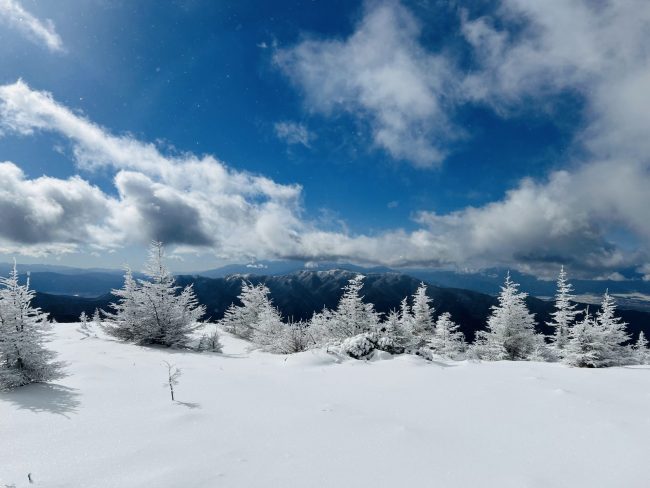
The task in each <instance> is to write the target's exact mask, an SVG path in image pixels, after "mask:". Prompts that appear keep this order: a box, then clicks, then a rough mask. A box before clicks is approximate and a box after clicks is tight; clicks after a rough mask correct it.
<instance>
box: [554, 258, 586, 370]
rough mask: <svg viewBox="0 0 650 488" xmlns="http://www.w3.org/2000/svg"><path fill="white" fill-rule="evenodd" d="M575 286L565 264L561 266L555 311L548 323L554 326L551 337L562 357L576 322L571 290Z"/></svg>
mask: <svg viewBox="0 0 650 488" xmlns="http://www.w3.org/2000/svg"><path fill="white" fill-rule="evenodd" d="M572 291H573V286H572V285H571V284H570V283H569V282H568V281H567V274H566V271H564V266H562V268H560V275H559V277H558V279H557V292H556V294H555V312H553V313H551V317H552V320H551V321H550V322H547V325H549V326H551V327H553V328H554V329H555V332H554V334H553V337H552V338H551V342H552V343H553V348H554V349H555V352H556V353H557V354H558V355H559V356H560V357H561V356H562V351H563V350H564V348H565V347H566V345H567V342H568V341H569V331H570V328H571V326H572V325H573V323H574V322H575V319H576V315H577V314H578V313H579V312H578V311H577V310H576V305H575V303H572V301H573V299H574V298H575V297H574V296H573V295H572V294H571V292H572Z"/></svg>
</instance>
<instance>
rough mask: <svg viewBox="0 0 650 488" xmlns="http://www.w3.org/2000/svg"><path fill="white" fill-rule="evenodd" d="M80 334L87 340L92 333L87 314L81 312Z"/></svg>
mask: <svg viewBox="0 0 650 488" xmlns="http://www.w3.org/2000/svg"><path fill="white" fill-rule="evenodd" d="M78 330H79V332H81V334H82V335H83V338H82V339H87V338H88V337H90V334H91V331H90V326H89V324H88V316H87V315H86V312H81V315H79V329H78Z"/></svg>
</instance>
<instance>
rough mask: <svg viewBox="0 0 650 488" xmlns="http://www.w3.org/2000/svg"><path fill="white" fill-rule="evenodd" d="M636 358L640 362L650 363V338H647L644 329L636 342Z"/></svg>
mask: <svg viewBox="0 0 650 488" xmlns="http://www.w3.org/2000/svg"><path fill="white" fill-rule="evenodd" d="M633 349H634V359H635V360H636V362H637V363H638V364H649V363H650V349H648V340H647V339H646V338H645V334H644V333H643V331H641V332H639V338H638V339H637V341H636V343H635V344H634V347H633Z"/></svg>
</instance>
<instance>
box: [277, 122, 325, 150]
mask: <svg viewBox="0 0 650 488" xmlns="http://www.w3.org/2000/svg"><path fill="white" fill-rule="evenodd" d="M273 128H274V129H275V135H276V136H277V138H278V139H280V140H282V141H284V142H286V143H287V144H289V145H294V144H300V145H303V146H305V147H310V146H309V143H310V141H311V140H312V139H314V137H315V136H314V134H312V133H311V132H309V129H307V127H306V126H305V125H304V124H300V123H298V122H291V121H282V122H276V123H275V125H274V126H273Z"/></svg>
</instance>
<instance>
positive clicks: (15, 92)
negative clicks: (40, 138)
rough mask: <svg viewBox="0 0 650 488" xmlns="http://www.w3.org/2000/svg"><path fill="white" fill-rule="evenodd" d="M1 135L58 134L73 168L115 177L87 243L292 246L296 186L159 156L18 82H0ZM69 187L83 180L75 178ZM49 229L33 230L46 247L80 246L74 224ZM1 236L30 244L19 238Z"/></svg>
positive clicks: (238, 248) (67, 213)
mask: <svg viewBox="0 0 650 488" xmlns="http://www.w3.org/2000/svg"><path fill="white" fill-rule="evenodd" d="M0 130H2V131H3V132H5V133H6V134H10V133H18V134H23V135H29V134H33V133H34V132H36V131H48V132H55V133H58V134H60V135H62V136H64V137H65V138H67V139H68V140H69V141H70V143H71V144H72V149H73V154H74V157H75V161H76V163H77V164H78V165H79V167H80V168H83V169H86V170H92V169H95V168H98V167H108V168H110V169H113V170H115V171H116V174H115V187H116V189H117V192H118V195H119V198H116V199H109V198H108V197H107V196H105V195H103V198H104V200H106V201H108V202H109V203H110V205H106V206H105V208H104V209H103V211H105V212H106V217H105V218H103V213H102V222H103V226H104V227H105V228H106V229H107V232H103V233H98V234H96V235H90V234H89V235H85V236H84V237H86V238H87V239H88V242H91V243H93V244H100V245H101V244H102V242H103V240H104V239H105V240H106V241H107V242H108V243H110V244H111V245H119V244H120V243H145V242H147V241H148V240H149V239H152V238H155V239H160V240H163V241H165V242H167V243H169V244H177V245H179V246H185V248H189V249H196V248H205V249H210V250H213V251H214V252H216V254H218V255H219V256H220V257H228V258H233V257H248V256H256V255H264V256H274V255H276V254H277V253H278V252H279V250H281V249H284V248H287V247H291V246H293V245H294V242H295V235H296V232H297V231H296V229H297V228H298V227H299V226H300V219H299V217H298V215H299V212H300V209H299V198H300V196H301V188H300V186H298V185H281V184H278V183H275V182H274V181H272V180H270V179H268V178H265V177H263V176H259V175H253V174H249V173H246V172H242V171H234V170H232V169H230V168H228V167H227V166H225V165H224V164H223V163H222V162H220V161H218V160H217V159H215V158H213V157H211V156H204V157H198V156H196V155H193V154H179V155H166V154H163V153H162V152H161V151H159V150H158V148H156V146H154V145H153V144H148V143H144V142H141V141H138V140H136V139H134V138H133V137H131V136H129V135H124V136H115V135H112V134H110V132H109V131H107V130H106V129H104V128H102V127H100V126H98V125H96V124H94V123H92V122H91V121H89V120H87V119H86V118H84V117H83V116H80V115H78V114H76V113H74V112H72V111H71V110H70V109H68V108H67V107H65V106H63V105H60V104H59V103H57V102H56V101H55V100H54V99H53V98H52V96H51V95H50V94H48V93H46V92H39V91H35V90H32V89H31V88H30V87H29V86H27V85H26V84H25V83H24V82H22V81H18V82H16V83H14V84H11V85H4V86H0ZM48 181H53V182H54V181H59V180H56V179H50V180H48ZM74 181H75V182H79V183H82V182H83V180H81V179H80V178H76V179H75V180H74ZM86 185H87V186H88V187H90V185H88V184H87V183H86ZM20 189H21V188H18V189H17V191H19V190H20ZM95 190H96V193H98V194H101V191H99V190H97V189H95ZM14 197H15V198H16V199H21V198H22V199H29V198H30V195H29V194H27V193H25V192H20V191H19V193H17V194H16V195H13V196H12V198H14ZM76 203H77V205H78V207H80V208H76V207H74V208H73V206H72V205H71V206H70V207H69V208H68V207H66V208H63V209H61V211H60V214H61V218H62V219H63V220H67V219H68V218H70V217H72V216H74V215H75V212H78V211H81V210H83V209H84V206H85V202H84V198H80V199H79V200H78V201H77V202H76ZM48 204H49V202H43V201H34V202H33V205H35V206H37V207H43V210H42V212H45V209H46V208H47V205H48ZM89 208H92V207H89ZM86 211H87V210H86ZM82 216H83V217H84V218H86V219H87V221H88V222H95V221H97V220H98V219H97V218H93V215H90V214H87V213H84V214H82ZM95 217H96V216H95ZM48 223H51V226H52V230H51V231H50V232H49V233H48V232H46V231H45V229H41V230H39V231H38V232H34V234H35V235H38V234H40V233H42V234H43V236H44V237H43V239H42V240H43V241H45V240H48V239H50V240H52V241H56V242H58V243H74V242H79V241H81V240H83V239H79V240H77V239H76V237H75V235H74V232H73V231H75V230H76V227H77V226H76V225H71V226H70V227H68V226H66V225H62V226H60V227H58V231H57V232H58V233H57V234H52V232H54V231H55V229H57V225H58V222H57V221H55V220H52V221H48ZM72 223H73V224H74V220H73V221H72ZM80 237H81V236H80ZM6 238H8V239H10V240H14V241H16V242H27V240H28V238H27V236H22V235H17V234H11V235H6ZM292 252H295V251H294V250H292Z"/></svg>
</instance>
